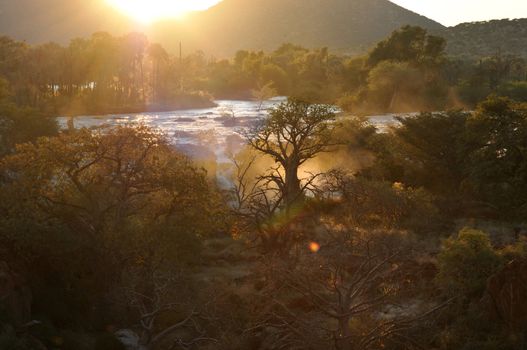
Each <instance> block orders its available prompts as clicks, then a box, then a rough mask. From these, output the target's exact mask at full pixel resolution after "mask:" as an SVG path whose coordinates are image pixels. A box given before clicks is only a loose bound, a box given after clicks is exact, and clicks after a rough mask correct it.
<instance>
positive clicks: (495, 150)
mask: <svg viewBox="0 0 527 350" xmlns="http://www.w3.org/2000/svg"><path fill="white" fill-rule="evenodd" d="M467 125H468V142H469V143H470V146H471V148H472V152H471V154H470V157H469V158H468V161H469V166H470V168H469V170H468V177H469V181H468V184H467V187H468V190H469V191H470V192H471V193H472V194H473V195H474V197H476V198H478V199H479V200H481V201H483V202H486V203H489V204H490V205H491V206H493V207H494V208H495V209H498V212H500V213H501V214H502V215H505V216H523V215H525V213H526V210H527V198H526V197H525V196H524V195H521V194H523V193H526V191H527V180H526V179H527V166H526V164H527V163H526V159H527V110H525V108H524V107H522V106H521V105H517V104H515V103H514V102H512V101H511V100H509V99H507V98H502V97H496V96H491V97H489V98H488V99H487V100H486V101H484V102H482V103H481V104H480V105H479V106H478V108H477V110H476V112H475V113H474V114H473V115H472V116H471V117H470V118H469V120H468V121H467Z"/></svg>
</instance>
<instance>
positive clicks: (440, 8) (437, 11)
mask: <svg viewBox="0 0 527 350" xmlns="http://www.w3.org/2000/svg"><path fill="white" fill-rule="evenodd" d="M392 2H394V3H396V4H398V5H401V6H402V7H405V8H407V9H410V10H412V11H414V12H417V13H419V14H421V15H424V16H426V17H429V18H431V19H433V20H436V21H438V22H440V23H442V24H444V25H448V26H451V25H456V24H458V23H461V22H472V21H484V20H489V19H499V18H525V17H527V0H392Z"/></svg>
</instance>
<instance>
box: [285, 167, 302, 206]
mask: <svg viewBox="0 0 527 350" xmlns="http://www.w3.org/2000/svg"><path fill="white" fill-rule="evenodd" d="M299 167H300V165H299V162H298V161H296V160H294V159H293V160H289V161H288V162H287V166H286V167H285V184H284V187H285V188H284V193H283V195H284V204H285V206H286V207H290V206H292V205H293V204H295V202H298V201H299V200H300V199H301V197H302V189H301V188H300V179H299V178H298V168H299Z"/></svg>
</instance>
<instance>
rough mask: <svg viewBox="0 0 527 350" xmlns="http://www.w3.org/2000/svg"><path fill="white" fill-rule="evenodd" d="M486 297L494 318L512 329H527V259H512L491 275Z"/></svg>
mask: <svg viewBox="0 0 527 350" xmlns="http://www.w3.org/2000/svg"><path fill="white" fill-rule="evenodd" d="M484 299H486V301H487V303H488V304H489V305H490V310H489V311H490V313H491V315H492V316H493V318H498V319H500V320H502V321H503V322H505V323H506V324H507V325H508V326H509V327H510V328H511V329H512V330H524V329H527V259H522V260H515V261H512V262H510V263H509V264H507V265H506V266H505V267H504V268H503V269H501V270H500V271H498V272H497V273H495V274H494V275H493V276H491V277H490V278H489V280H488V281H487V290H486V296H485V298H484Z"/></svg>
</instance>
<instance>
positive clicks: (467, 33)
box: [441, 19, 527, 58]
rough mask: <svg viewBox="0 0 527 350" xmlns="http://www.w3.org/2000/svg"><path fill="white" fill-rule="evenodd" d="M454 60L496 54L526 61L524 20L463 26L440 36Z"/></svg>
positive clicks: (506, 20) (448, 30) (458, 26)
mask: <svg viewBox="0 0 527 350" xmlns="http://www.w3.org/2000/svg"><path fill="white" fill-rule="evenodd" d="M441 35H442V36H443V37H445V39H447V40H448V52H449V53H450V54H452V55H456V56H473V57H481V56H491V55H495V54H496V53H497V52H501V54H504V55H506V54H514V55H518V56H523V57H526V58H527V19H514V20H508V19H504V20H494V21H488V22H473V23H463V24H459V25H457V26H455V27H450V28H447V29H445V30H444V31H443V32H441Z"/></svg>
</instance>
